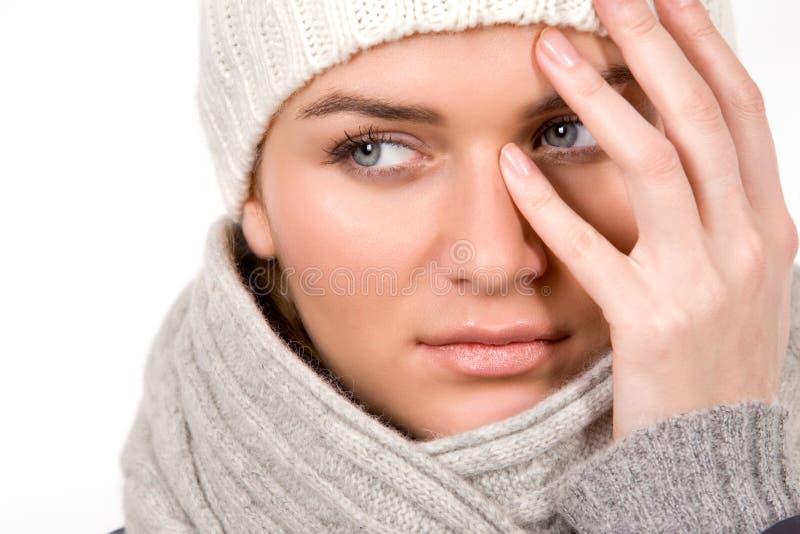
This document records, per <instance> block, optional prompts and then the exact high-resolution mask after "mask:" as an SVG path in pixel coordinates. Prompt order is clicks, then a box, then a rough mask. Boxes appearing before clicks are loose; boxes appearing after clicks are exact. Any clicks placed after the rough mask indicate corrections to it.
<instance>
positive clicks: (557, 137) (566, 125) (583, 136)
mask: <svg viewBox="0 0 800 534" xmlns="http://www.w3.org/2000/svg"><path fill="white" fill-rule="evenodd" d="M539 137H541V144H543V145H547V146H552V147H555V148H577V147H586V146H594V145H596V144H597V141H595V139H594V137H592V134H590V133H589V130H587V129H586V126H584V125H583V123H581V122H580V121H579V120H569V121H561V122H558V123H556V124H552V125H550V126H546V127H545V129H544V130H543V131H542V134H541V135H540V136H539ZM537 144H538V143H537Z"/></svg>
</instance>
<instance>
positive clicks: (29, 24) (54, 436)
mask: <svg viewBox="0 0 800 534" xmlns="http://www.w3.org/2000/svg"><path fill="white" fill-rule="evenodd" d="M764 6H769V8H766V7H764ZM734 8H735V16H736V20H737V26H738V31H739V45H740V57H741V58H742V60H743V62H744V63H745V66H746V67H747V68H748V69H749V71H750V72H751V74H752V75H753V77H754V78H755V80H756V81H757V82H758V83H759V85H760V87H761V89H762V91H763V93H764V95H765V97H766V102H767V109H768V112H769V118H770V121H771V125H772V129H773V133H774V137H775V139H776V143H777V148H778V154H779V157H780V164H781V173H782V179H783V187H784V192H785V196H786V199H787V201H788V203H789V205H790V208H791V211H792V215H793V217H794V219H795V221H796V222H798V223H800V180H799V179H798V175H800V149H798V148H797V145H798V143H800V133H799V132H798V125H799V124H800V106H799V105H798V94H800V93H798V89H800V38H798V30H797V27H796V24H797V21H798V20H800V3H798V2H796V1H795V0H770V1H769V2H761V1H756V0H738V1H735V3H734ZM197 17H198V7H197V5H196V3H195V2H187V1H181V2H171V1H170V2H165V1H163V0H139V1H137V2H113V1H108V0H93V1H92V0H80V1H78V0H75V1H70V2H65V1H56V0H40V1H37V2H32V1H30V0H27V1H26V0H19V1H14V0H0V238H1V241H0V243H2V246H3V254H2V263H1V264H0V265H2V267H1V268H2V272H1V273H0V274H1V276H0V324H1V325H2V326H1V327H0V328H1V330H0V332H2V334H0V429H2V430H0V432H1V433H0V532H9V533H10V532H14V533H19V532H49V531H57V532H82V533H88V532H100V533H102V532H108V531H110V530H112V529H114V528H117V527H119V526H120V525H122V523H123V518H122V509H121V498H122V497H121V475H120V472H119V464H118V455H119V452H120V448H121V446H122V442H123V440H124V438H125V436H126V434H127V432H128V430H129V427H130V424H131V423H132V419H133V416H134V411H135V409H136V405H137V404H138V401H139V395H140V388H141V382H140V380H141V372H142V366H143V363H144V359H145V356H146V353H147V350H148V346H149V343H150V341H151V338H152V336H153V335H154V333H155V332H156V329H157V328H158V326H159V325H160V323H161V319H162V316H163V314H164V313H165V311H166V309H167V307H168V306H169V304H170V303H171V302H172V300H173V299H174V298H175V296H176V295H177V292H178V290H179V289H180V288H181V287H182V286H183V285H184V284H185V283H186V282H187V281H188V280H189V278H190V277H191V276H192V275H193V273H194V272H195V271H196V269H198V268H199V266H200V262H201V252H202V245H203V241H204V237H205V232H206V229H207V226H208V224H209V223H210V222H211V221H212V219H214V218H216V217H217V216H218V215H219V214H221V213H222V204H221V201H220V200H219V198H218V193H217V188H216V182H215V178H214V175H213V171H212V167H211V162H210V158H209V156H208V154H207V149H206V146H205V140H204V138H203V136H202V132H201V130H200V125H199V120H198V118H197V115H196V111H195V100H194V91H195V86H194V83H195V73H196V48H197V47H196V44H197V20H198V19H197Z"/></svg>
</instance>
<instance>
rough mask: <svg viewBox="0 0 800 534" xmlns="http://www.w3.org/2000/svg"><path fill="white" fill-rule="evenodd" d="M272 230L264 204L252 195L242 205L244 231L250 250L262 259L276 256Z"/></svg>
mask: <svg viewBox="0 0 800 534" xmlns="http://www.w3.org/2000/svg"><path fill="white" fill-rule="evenodd" d="M270 230H271V229H270V224H269V219H268V218H267V214H266V212H265V210H264V206H263V205H262V203H261V202H259V201H258V199H256V198H254V197H253V196H251V197H250V198H248V199H247V200H246V201H245V203H244V206H243V207H242V233H244V238H245V240H246V241H247V245H248V246H249V247H250V250H252V251H253V252H254V253H255V255H256V256H258V257H259V258H261V259H267V258H269V257H270V256H275V243H274V242H273V240H272V233H271V231H270Z"/></svg>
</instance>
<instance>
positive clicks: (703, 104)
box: [680, 85, 722, 125]
mask: <svg viewBox="0 0 800 534" xmlns="http://www.w3.org/2000/svg"><path fill="white" fill-rule="evenodd" d="M680 113H681V116H686V117H690V118H691V120H692V121H694V122H698V123H707V124H718V125H721V124H722V109H721V108H720V105H719V102H717V99H716V97H715V96H714V93H713V92H711V89H710V88H708V87H707V86H702V85H701V86H694V87H692V88H691V89H689V92H688V94H687V95H686V96H685V97H684V99H683V103H682V104H681V108H680Z"/></svg>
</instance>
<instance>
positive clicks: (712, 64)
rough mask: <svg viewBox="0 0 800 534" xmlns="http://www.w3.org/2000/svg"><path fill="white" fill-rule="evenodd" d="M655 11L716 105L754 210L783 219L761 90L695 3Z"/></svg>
mask: <svg viewBox="0 0 800 534" xmlns="http://www.w3.org/2000/svg"><path fill="white" fill-rule="evenodd" d="M658 11H659V16H660V17H661V20H662V21H663V23H664V25H665V26H666V27H667V29H668V30H669V31H670V33H671V34H672V35H673V36H674V37H675V40H676V41H677V42H678V44H679V45H680V46H681V48H682V49H683V51H684V53H685V54H686V56H687V57H688V58H689V60H690V61H691V62H692V64H693V65H694V66H695V68H696V69H697V70H698V71H699V72H700V73H701V74H702V75H703V77H704V78H705V80H706V82H708V84H709V86H710V87H711V89H712V91H713V92H714V94H715V95H716V97H717V101H718V102H720V105H721V107H722V113H723V115H724V117H725V122H727V124H728V129H729V130H730V133H731V136H732V137H733V142H734V144H735V145H736V149H737V153H738V160H739V169H740V173H741V179H742V185H743V187H744V190H745V194H746V196H747V198H748V200H749V203H750V205H751V206H752V208H753V210H754V211H756V212H757V213H759V214H761V215H764V216H770V215H772V214H782V213H784V212H785V209H786V203H785V199H784V196H783V191H782V189H781V182H780V173H779V170H778V158H777V155H776V152H775V143H774V140H773V137H772V132H771V131H770V127H769V123H768V120H767V115H766V111H765V107H764V99H763V96H762V95H761V91H760V89H759V88H758V86H757V85H756V83H755V82H754V81H753V79H752V78H751V77H750V75H749V74H748V72H747V70H746V69H745V68H744V66H743V65H742V63H741V62H740V61H739V59H738V58H737V57H736V54H735V53H734V52H733V50H731V48H730V46H729V45H728V43H727V42H726V41H725V39H724V38H723V37H722V35H720V33H719V31H717V28H716V27H715V26H714V23H713V21H712V20H711V17H710V16H709V14H708V11H707V10H706V9H705V8H704V7H703V6H702V5H701V4H700V3H698V2H693V3H691V4H690V5H688V6H685V7H678V6H675V5H674V3H673V2H665V1H664V0H659V5H658Z"/></svg>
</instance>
